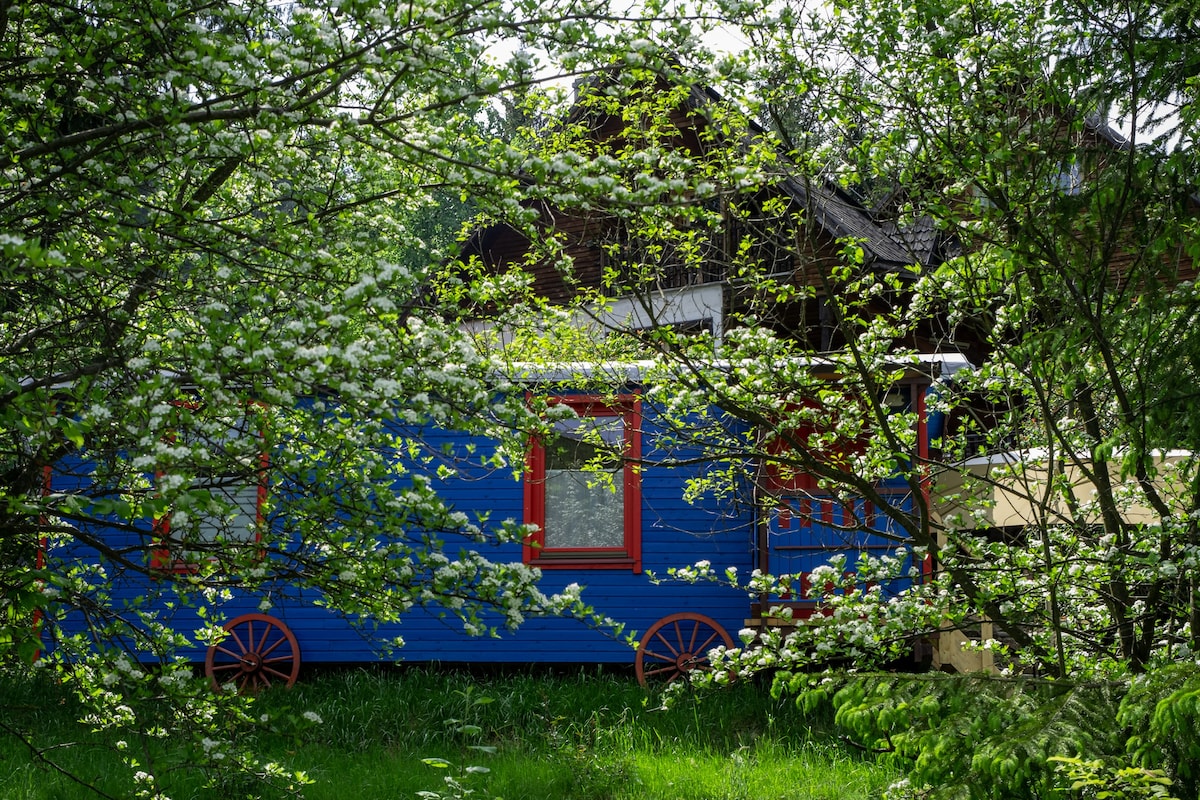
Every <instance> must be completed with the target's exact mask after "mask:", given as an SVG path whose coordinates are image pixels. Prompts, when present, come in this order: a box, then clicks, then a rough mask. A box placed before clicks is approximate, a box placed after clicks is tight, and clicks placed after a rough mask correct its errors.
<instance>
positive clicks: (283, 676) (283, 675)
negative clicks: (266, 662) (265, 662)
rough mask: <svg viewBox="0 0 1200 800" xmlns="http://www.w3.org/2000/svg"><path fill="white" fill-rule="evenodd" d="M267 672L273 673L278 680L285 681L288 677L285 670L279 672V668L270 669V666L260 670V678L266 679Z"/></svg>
mask: <svg viewBox="0 0 1200 800" xmlns="http://www.w3.org/2000/svg"><path fill="white" fill-rule="evenodd" d="M267 673H270V674H272V675H274V676H275V677H276V678H279V680H281V681H286V680H287V679H288V675H287V673H286V672H280V671H279V670H277V669H272V668H271V667H263V668H262V672H261V673H259V674H260V675H262V679H263V680H264V681H265V680H267Z"/></svg>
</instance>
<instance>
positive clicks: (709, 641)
mask: <svg viewBox="0 0 1200 800" xmlns="http://www.w3.org/2000/svg"><path fill="white" fill-rule="evenodd" d="M717 636H718V634H717V632H716V631H713V632H712V633H710V634H709V636H708V638H707V639H705V640H704V644H702V645H700V646H699V647H693V648H688V649H689V650H691V651H692V652H693V653H707V652H708V651H709V650H711V649H712V648H711V647H709V645H710V644H712V643H713V642H715V641H716V640H717Z"/></svg>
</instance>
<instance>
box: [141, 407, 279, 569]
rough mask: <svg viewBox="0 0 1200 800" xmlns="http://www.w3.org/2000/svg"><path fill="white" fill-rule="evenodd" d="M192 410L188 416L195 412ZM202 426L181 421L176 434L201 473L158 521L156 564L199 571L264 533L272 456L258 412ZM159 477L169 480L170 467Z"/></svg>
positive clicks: (153, 560)
mask: <svg viewBox="0 0 1200 800" xmlns="http://www.w3.org/2000/svg"><path fill="white" fill-rule="evenodd" d="M181 408H182V407H181ZM186 410H190V409H185V413H184V414H183V415H182V416H189V415H188V414H187V413H186ZM199 428H200V426H197V429H191V428H190V427H188V426H181V430H180V432H178V433H177V434H175V436H174V438H173V441H174V442H175V443H176V444H179V445H183V446H186V447H187V449H188V454H189V463H188V468H189V470H192V471H194V474H195V477H194V478H193V479H192V481H191V483H190V484H189V486H188V488H187V490H186V491H184V492H182V493H181V496H180V497H179V499H178V500H177V501H176V503H175V504H174V506H173V507H172V508H171V509H170V511H169V512H168V513H167V515H166V516H164V517H163V518H162V519H160V520H158V521H157V522H156V524H155V536H156V538H157V545H158V546H156V547H155V549H154V551H153V553H152V556H151V566H152V567H155V568H157V569H172V570H175V571H177V572H193V571H195V570H196V568H197V566H198V565H199V564H200V563H201V562H202V561H209V562H217V561H219V560H220V557H221V555H222V553H223V552H225V551H226V549H227V548H231V547H238V546H244V545H248V544H253V543H255V542H258V541H259V539H260V533H261V526H262V519H263V503H264V502H265V501H266V497H267V456H266V454H265V453H264V452H263V448H262V436H261V432H260V430H259V427H258V424H257V422H256V421H255V415H253V414H247V415H244V416H241V417H238V418H235V419H224V420H217V421H215V422H214V421H211V420H209V421H207V423H206V424H205V425H203V430H200V429H199ZM158 477H159V481H160V482H163V481H165V480H166V474H165V473H160V474H159V476H158Z"/></svg>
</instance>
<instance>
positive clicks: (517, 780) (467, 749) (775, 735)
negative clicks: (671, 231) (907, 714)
mask: <svg viewBox="0 0 1200 800" xmlns="http://www.w3.org/2000/svg"><path fill="white" fill-rule="evenodd" d="M56 690H57V687H54V686H52V685H44V686H36V687H33V686H29V685H25V686H18V685H15V684H14V682H13V681H11V680H8V681H5V680H4V679H3V676H0V718H8V719H10V720H11V721H10V722H9V723H7V724H8V725H10V726H11V727H19V728H21V729H23V730H27V731H36V736H37V739H38V741H39V743H49V742H53V741H71V742H75V743H76V745H75V746H74V747H70V748H63V749H61V750H57V751H54V757H55V758H56V759H57V760H58V761H59V762H60V763H63V765H64V766H67V767H68V768H70V769H75V770H78V771H80V772H82V773H83V774H84V775H85V776H87V777H88V778H89V779H96V780H99V781H100V783H101V785H102V786H104V787H105V789H106V791H109V792H110V793H111V794H113V795H114V796H118V797H121V796H126V795H128V776H127V774H126V773H127V772H128V771H127V770H126V769H125V768H124V767H123V766H121V765H120V763H119V761H118V760H117V759H116V757H115V753H114V752H113V751H112V750H111V749H110V748H109V747H107V746H106V744H107V743H105V742H103V741H102V740H97V739H96V737H94V736H89V735H88V734H87V733H86V731H84V732H82V734H81V729H80V727H79V726H78V725H77V724H76V723H75V720H76V718H77V716H78V714H77V711H78V710H77V709H76V708H75V707H74V704H73V702H72V701H71V700H70V699H69V698H66V697H63V696H61V692H58V693H57V694H56ZM254 703H255V713H256V714H265V715H267V716H268V717H273V718H277V717H283V716H288V715H291V716H293V717H294V716H296V715H299V714H302V713H303V712H306V711H308V712H314V713H315V714H317V715H318V716H319V717H320V718H321V720H322V721H321V723H320V724H319V725H317V726H314V727H312V728H309V729H307V730H306V731H305V732H304V734H303V736H302V737H301V738H299V739H297V738H296V737H295V736H281V735H277V734H272V733H270V732H269V731H266V730H264V731H261V732H258V733H256V734H254V735H255V737H256V739H255V740H254V744H255V747H256V748H257V749H258V750H259V752H261V753H262V755H264V756H266V757H269V758H271V759H274V760H277V761H280V762H281V763H284V764H285V765H287V766H288V767H289V768H291V769H300V770H304V771H306V772H307V773H308V775H309V776H310V777H311V778H312V779H313V781H314V783H313V784H312V785H310V786H308V787H307V788H306V789H305V790H304V795H305V797H307V798H309V800H335V798H336V800H346V798H355V800H372V799H373V798H381V799H382V798H387V799H388V800H392V799H393V798H416V797H417V796H418V792H422V791H433V792H437V793H439V794H451V791H450V789H451V787H450V785H449V784H447V783H446V782H445V778H446V776H450V777H451V778H452V779H453V780H455V781H458V782H459V783H460V785H461V786H462V787H463V788H464V790H469V791H470V792H471V793H472V794H470V796H471V797H473V798H482V797H503V798H505V800H541V799H543V798H545V799H546V800H550V799H552V798H553V799H554V800H558V799H559V798H573V799H575V800H634V798H636V799H637V800H659V799H661V800H766V799H767V798H770V800H777V799H778V798H788V799H789V800H791V799H792V798H795V799H796V800H803V799H805V798H814V799H815V798H838V800H841V799H842V798H845V799H846V800H855V799H856V798H868V797H872V798H873V797H878V796H880V795H881V794H882V791H883V788H884V787H885V786H886V785H887V784H888V783H890V782H891V781H892V780H893V779H894V778H895V777H896V776H895V775H894V774H892V773H891V772H889V771H888V770H886V769H883V768H881V767H879V766H877V765H875V764H874V763H873V762H871V761H869V760H864V759H863V758H862V757H861V756H860V755H859V754H857V753H853V752H849V751H847V750H846V749H845V748H844V747H843V746H842V745H841V744H840V743H839V742H838V740H837V739H836V738H834V737H833V736H832V735H831V734H830V733H829V730H830V725H829V720H825V719H814V718H811V717H806V716H805V715H803V714H802V713H801V712H800V711H798V710H797V709H796V708H795V707H794V706H792V705H791V704H789V703H787V702H786V701H776V700H773V699H772V698H771V697H770V696H769V694H768V693H767V692H766V691H765V690H764V689H763V688H762V687H761V686H756V685H753V684H749V683H748V684H743V685H741V686H735V687H733V688H732V689H730V690H728V691H725V692H721V693H718V694H714V695H711V696H708V697H705V698H702V699H699V700H698V701H696V702H684V703H679V704H677V705H675V706H673V707H672V708H670V709H662V708H661V707H660V704H659V703H658V702H657V700H656V699H655V698H654V696H652V695H647V693H646V692H645V691H643V690H642V689H641V687H639V686H638V685H637V683H636V682H634V681H633V680H632V678H631V677H629V676H628V675H625V674H614V673H612V672H603V671H597V670H595V669H591V670H587V671H576V672H567V673H561V672H560V673H557V674H548V673H546V672H545V671H524V672H516V673H506V674H498V675H490V676H483V675H477V674H472V673H467V672H459V671H443V670H432V669H416V668H394V669H388V668H377V669H372V670H348V671H344V672H332V671H331V672H325V673H323V674H319V675H314V676H311V677H309V678H308V679H306V680H304V681H302V682H301V683H300V684H298V685H297V686H296V687H295V688H294V689H293V690H291V691H273V692H268V693H265V694H263V695H262V696H260V697H258V698H255V700H254ZM435 759H440V760H442V763H448V766H444V767H434V766H430V765H429V764H428V763H426V761H425V760H435ZM467 767H482V768H485V769H486V770H487V771H486V772H484V771H477V772H476V771H472V772H470V773H468V772H467V770H466V768H467ZM259 792H261V789H256V788H255V787H253V786H252V785H246V784H238V785H237V787H236V790H234V789H233V788H232V787H229V786H226V787H224V788H223V789H222V790H221V791H219V792H218V791H216V790H213V789H206V788H205V787H203V785H201V784H200V783H199V781H198V780H192V782H190V783H189V782H187V781H183V782H179V783H177V784H176V788H175V791H174V792H173V794H172V796H173V797H174V798H175V800H182V798H186V797H194V798H207V797H214V798H215V797H220V798H222V800H224V799H225V798H232V797H235V796H258V793H259ZM88 796H89V795H88V794H87V793H86V792H85V791H84V790H83V789H81V788H80V787H78V786H76V785H73V784H72V783H71V782H70V781H69V780H67V779H66V778H64V777H63V776H61V775H58V774H57V773H55V772H53V771H51V770H48V769H46V768H44V767H39V766H38V764H37V763H36V761H35V759H33V758H31V755H30V753H29V751H28V750H27V749H22V747H20V746H17V745H16V744H15V742H14V740H13V739H12V737H7V736H6V737H2V738H0V798H4V799H5V800H7V799H8V798H14V799H15V798H21V800H43V798H45V799H46V800H49V798H63V799H64V800H73V799H74V798H83V797H88ZM264 796H266V795H264Z"/></svg>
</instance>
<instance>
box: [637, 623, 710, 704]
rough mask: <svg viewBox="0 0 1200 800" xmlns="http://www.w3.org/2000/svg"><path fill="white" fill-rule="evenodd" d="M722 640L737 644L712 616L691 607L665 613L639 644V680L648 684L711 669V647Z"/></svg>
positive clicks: (684, 677) (669, 680)
mask: <svg viewBox="0 0 1200 800" xmlns="http://www.w3.org/2000/svg"><path fill="white" fill-rule="evenodd" d="M720 644H724V645H725V646H726V647H733V639H732V638H730V636H729V634H728V633H726V632H725V629H724V628H722V627H721V625H720V623H718V622H717V621H716V620H714V619H713V618H711V617H706V616H705V615H703V614H694V613H692V612H690V611H685V612H683V613H680V614H671V615H670V616H666V617H663V618H662V619H660V620H659V621H658V622H656V623H654V624H653V625H651V626H650V629H649V630H648V631H646V634H645V635H644V636H643V637H642V640H641V642H640V643H639V644H638V649H637V659H636V661H635V666H636V669H637V679H638V683H640V684H642V686H645V687H649V686H650V684H651V683H652V682H660V681H661V682H663V683H670V682H672V681H676V680H680V679H686V678H687V677H688V675H689V674H690V673H692V672H694V671H695V670H705V669H708V667H709V663H708V651H709V650H711V649H712V648H714V647H717V646H718V645H720Z"/></svg>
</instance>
